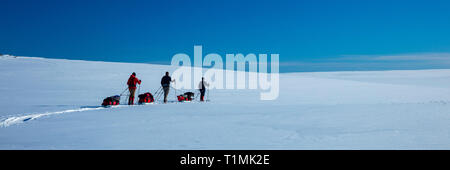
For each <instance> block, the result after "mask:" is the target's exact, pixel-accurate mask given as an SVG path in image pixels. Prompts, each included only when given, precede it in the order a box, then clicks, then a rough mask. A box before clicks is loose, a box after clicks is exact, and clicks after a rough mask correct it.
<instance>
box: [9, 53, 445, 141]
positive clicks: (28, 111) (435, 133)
mask: <svg viewBox="0 0 450 170" xmlns="http://www.w3.org/2000/svg"><path fill="white" fill-rule="evenodd" d="M174 69H175V68H174V67H171V66H165V65H152V64H132V63H113V62H93V61H78V60H63V59H45V58H33V57H14V56H0V94H1V95H0V126H1V127H0V149H450V104H449V102H450V70H404V71H361V72H359V71H353V72H312V73H283V74H280V95H279V98H278V99H277V100H274V101H262V100H259V94H260V91H258V90H211V91H210V94H209V97H210V100H211V101H210V102H207V103H200V102H191V103H178V102H170V103H168V104H159V103H155V104H152V105H137V106H125V105H120V106H117V107H112V108H102V107H98V106H99V105H100V103H101V101H102V100H103V98H105V97H107V96H112V95H115V94H119V93H121V92H122V91H123V90H124V89H125V84H126V80H127V79H128V77H129V74H130V73H131V72H136V73H137V77H138V78H141V79H142V80H143V82H142V83H143V84H142V86H141V90H140V91H141V93H143V92H146V91H150V92H151V93H154V91H155V90H156V89H158V87H159V82H160V78H161V76H162V75H163V74H164V73H165V72H166V71H173V70H174ZM169 97H170V100H172V101H174V100H175V94H174V91H171V94H170V95H169Z"/></svg>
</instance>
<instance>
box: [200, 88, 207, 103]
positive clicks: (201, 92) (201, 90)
mask: <svg viewBox="0 0 450 170" xmlns="http://www.w3.org/2000/svg"><path fill="white" fill-rule="evenodd" d="M205 91H206V90H205V89H200V101H204V100H205Z"/></svg>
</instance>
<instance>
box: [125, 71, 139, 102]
mask: <svg viewBox="0 0 450 170" xmlns="http://www.w3.org/2000/svg"><path fill="white" fill-rule="evenodd" d="M136 84H141V80H139V79H138V78H136V73H135V72H133V74H131V76H130V78H129V79H128V82H127V85H128V90H129V91H130V97H129V98H128V105H133V104H134V93H135V92H136Z"/></svg>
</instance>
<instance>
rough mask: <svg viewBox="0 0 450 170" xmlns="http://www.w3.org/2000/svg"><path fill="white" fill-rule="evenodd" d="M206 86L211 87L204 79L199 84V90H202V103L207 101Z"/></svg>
mask: <svg viewBox="0 0 450 170" xmlns="http://www.w3.org/2000/svg"><path fill="white" fill-rule="evenodd" d="M206 86H209V84H208V83H207V82H206V81H205V78H204V77H202V81H200V83H199V84H198V89H199V90H200V101H204V100H205V92H206Z"/></svg>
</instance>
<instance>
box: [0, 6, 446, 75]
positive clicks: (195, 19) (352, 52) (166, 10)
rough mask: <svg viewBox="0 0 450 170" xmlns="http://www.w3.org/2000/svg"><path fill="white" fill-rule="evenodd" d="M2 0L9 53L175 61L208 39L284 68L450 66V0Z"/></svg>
mask: <svg viewBox="0 0 450 170" xmlns="http://www.w3.org/2000/svg"><path fill="white" fill-rule="evenodd" d="M0 7H1V9H0V22H1V26H0V53H3V54H12V55H20V56H38V57H49V58H67V59H82V60H101V61H120V62H146V63H162V64H169V63H170V60H171V58H172V56H173V55H174V54H176V53H181V52H183V53H187V54H189V55H191V56H192V55H193V46H194V45H202V46H203V51H204V54H206V53H211V52H214V53H219V54H220V55H222V56H223V57H224V56H225V54H226V53H243V54H246V53H256V54H258V53H278V54H280V62H281V71H330V70H380V69H381V70H383V69H422V68H450V64H449V63H450V62H447V61H450V55H449V53H450V31H449V30H450V11H449V10H448V9H450V1H435V0H422V1H415V0H408V1H406V0H405V1H403V0H398V1H395V0H373V1H372V0H352V1H351V0H334V1H332V0H311V1H302V0H299V1H294V0H292V1H283V0H276V1H275V0H274V1H266V0H262V1H261V0H260V1H242V0H241V1H239V0H203V1H196V0H193V1H174V0H167V1H149V0H146V1H144V0H142V1H137V0H127V1H115V0H89V1H88V0H62V1H61V0H1V1H0ZM436 56H439V57H436ZM447 56H449V57H447ZM399 57H400V58H399ZM380 58H381V60H380ZM446 58H449V60H447V59H446Z"/></svg>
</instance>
